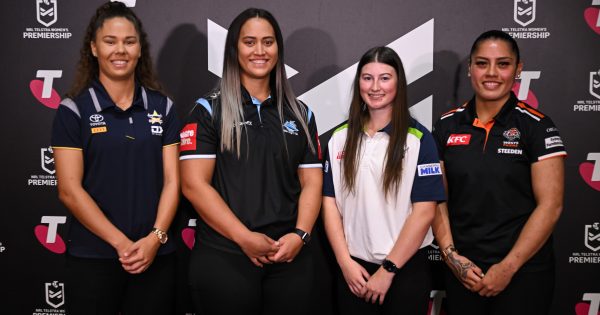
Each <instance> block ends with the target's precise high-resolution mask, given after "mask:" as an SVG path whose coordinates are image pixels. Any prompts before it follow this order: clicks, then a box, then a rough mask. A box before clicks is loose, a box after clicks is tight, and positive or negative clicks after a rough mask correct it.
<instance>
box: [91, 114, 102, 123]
mask: <svg viewBox="0 0 600 315" xmlns="http://www.w3.org/2000/svg"><path fill="white" fill-rule="evenodd" d="M103 120H104V116H102V115H100V114H94V115H92V116H90V121H91V122H94V123H98V122H101V121H103Z"/></svg>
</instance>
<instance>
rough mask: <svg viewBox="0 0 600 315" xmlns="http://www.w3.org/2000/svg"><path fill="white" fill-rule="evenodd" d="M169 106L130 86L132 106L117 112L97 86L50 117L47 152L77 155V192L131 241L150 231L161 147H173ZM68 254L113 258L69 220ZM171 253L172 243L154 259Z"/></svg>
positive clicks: (159, 184) (174, 125) (174, 128)
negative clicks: (77, 152)
mask: <svg viewBox="0 0 600 315" xmlns="http://www.w3.org/2000/svg"><path fill="white" fill-rule="evenodd" d="M179 128H180V124H179V121H178V118H177V114H176V113H175V110H174V109H173V102H172V101H171V100H170V99H169V98H167V97H165V96H164V95H162V94H160V93H158V92H156V91H152V90H150V89H146V88H143V87H141V86H140V85H139V84H136V87H135V95H134V100H133V105H132V106H131V107H130V108H128V109H127V110H125V111H123V110H121V109H120V108H119V107H117V106H116V105H115V103H114V102H113V101H112V100H111V98H110V96H109V95H108V93H107V92H106V90H105V89H104V87H103V86H102V84H101V83H100V82H99V81H97V80H96V81H94V82H93V83H92V85H91V87H90V88H89V89H87V90H84V91H83V92H82V93H81V94H80V95H78V96H77V97H75V98H74V99H72V100H71V99H69V98H66V99H64V100H63V101H62V102H61V104H60V106H59V107H58V110H57V112H56V117H55V119H54V127H53V130H52V147H53V148H55V149H60V148H66V149H75V150H82V151H83V159H84V172H83V183H82V185H83V188H84V189H85V190H86V191H87V192H88V193H89V194H90V196H91V197H92V198H93V199H94V201H95V202H96V203H97V204H98V206H99V207H100V209H101V210H102V211H103V212H104V214H105V215H106V217H107V218H108V220H110V221H111V222H112V224H114V225H115V226H116V227H117V228H118V229H119V230H121V231H122V232H123V233H124V234H125V235H126V236H127V237H128V238H129V239H131V240H132V241H134V242H135V241H137V240H139V239H140V238H142V237H144V236H146V235H148V233H150V231H151V230H152V227H153V226H154V222H155V220H156V213H157V210H158V202H159V199H160V194H161V191H162V188H163V160H162V150H163V147H165V146H169V145H177V144H178V143H179V134H178V132H179V130H180V129H179ZM67 247H68V252H69V254H71V255H73V256H78V257H89V258H116V257H118V255H117V253H116V251H115V250H114V248H113V247H112V246H110V245H109V244H108V243H106V242H104V241H103V240H102V239H100V238H99V237H97V236H96V235H94V234H93V233H91V232H90V231H89V230H88V229H86V228H85V227H84V226H83V225H82V224H81V223H79V222H78V221H77V220H73V222H72V224H71V227H70V230H69V236H68V245H67ZM174 249H175V246H174V244H173V242H172V241H169V242H167V244H166V245H163V246H161V247H160V249H159V252H158V253H159V254H163V253H167V252H171V251H173V250H174Z"/></svg>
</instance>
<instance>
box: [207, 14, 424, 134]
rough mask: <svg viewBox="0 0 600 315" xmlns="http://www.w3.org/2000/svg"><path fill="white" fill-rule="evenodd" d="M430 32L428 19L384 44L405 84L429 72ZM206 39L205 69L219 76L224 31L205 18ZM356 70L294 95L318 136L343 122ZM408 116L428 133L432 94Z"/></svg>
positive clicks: (289, 73) (290, 72) (291, 73)
mask: <svg viewBox="0 0 600 315" xmlns="http://www.w3.org/2000/svg"><path fill="white" fill-rule="evenodd" d="M433 30H434V19H431V20H429V21H427V22H425V23H423V24H421V25H420V26H418V27H416V28H415V29H413V30H412V31H410V32H408V33H407V34H405V35H403V36H401V37H399V38H397V39H396V40H394V41H393V42H391V43H389V44H388V45H387V47H390V48H392V49H394V50H395V51H396V52H397V53H398V55H399V56H400V58H402V62H403V64H404V70H405V72H406V81H407V83H408V84H410V83H412V82H414V81H417V80H418V79H420V78H421V77H423V76H425V75H427V74H428V73H430V72H432V71H433V55H434V53H433V51H434V50H433V38H434V36H433ZM207 37H208V70H209V71H210V72H211V73H213V74H215V75H217V76H219V77H221V73H222V71H223V55H224V49H225V39H226V37H227V29H225V28H223V27H221V26H219V25H218V24H216V23H215V22H213V21H211V20H210V19H208V21H207ZM357 67H358V62H356V63H355V64H353V65H351V66H349V67H348V68H346V69H344V70H342V72H340V73H338V74H336V75H335V76H333V77H331V78H329V79H327V80H326V81H324V82H322V83H320V84H319V85H317V86H315V87H314V88H312V89H310V90H309V91H307V92H305V93H303V94H302V95H300V96H298V99H300V100H301V101H304V102H305V103H306V104H309V105H312V107H311V109H312V110H313V112H315V114H316V117H317V125H318V127H319V130H320V131H321V133H324V132H327V131H328V130H330V129H332V128H333V127H335V126H337V125H338V124H340V123H341V122H343V121H344V120H346V113H347V112H348V106H349V104H350V99H351V97H352V94H351V93H350V88H351V85H352V80H353V79H354V74H355V73H356V68H357ZM285 71H286V73H287V76H288V78H291V77H293V76H294V75H296V74H298V71H297V70H295V69H293V68H291V67H290V66H288V65H285ZM410 113H411V115H412V116H413V117H414V118H415V119H417V120H418V121H419V122H420V123H421V124H423V125H424V126H425V127H427V129H429V130H431V126H432V125H433V123H432V114H433V95H430V96H428V97H426V98H425V99H423V100H421V101H419V102H418V103H416V104H414V105H412V106H411V108H410Z"/></svg>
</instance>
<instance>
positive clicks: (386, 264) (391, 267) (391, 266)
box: [381, 259, 398, 272]
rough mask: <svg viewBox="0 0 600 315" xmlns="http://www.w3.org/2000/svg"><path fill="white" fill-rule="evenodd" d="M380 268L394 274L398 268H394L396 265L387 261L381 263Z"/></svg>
mask: <svg viewBox="0 0 600 315" xmlns="http://www.w3.org/2000/svg"><path fill="white" fill-rule="evenodd" d="M381 266H382V267H383V269H385V270H387V271H389V272H396V270H397V269H398V268H396V265H395V264H394V263H393V262H391V261H389V260H387V259H386V260H384V261H383V263H382V264H381Z"/></svg>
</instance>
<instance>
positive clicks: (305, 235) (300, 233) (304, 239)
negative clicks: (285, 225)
mask: <svg viewBox="0 0 600 315" xmlns="http://www.w3.org/2000/svg"><path fill="white" fill-rule="evenodd" d="M294 233H296V234H298V236H300V238H301V239H302V242H303V243H304V245H306V244H308V242H310V234H308V232H304V231H302V230H301V229H299V228H295V229H294Z"/></svg>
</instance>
